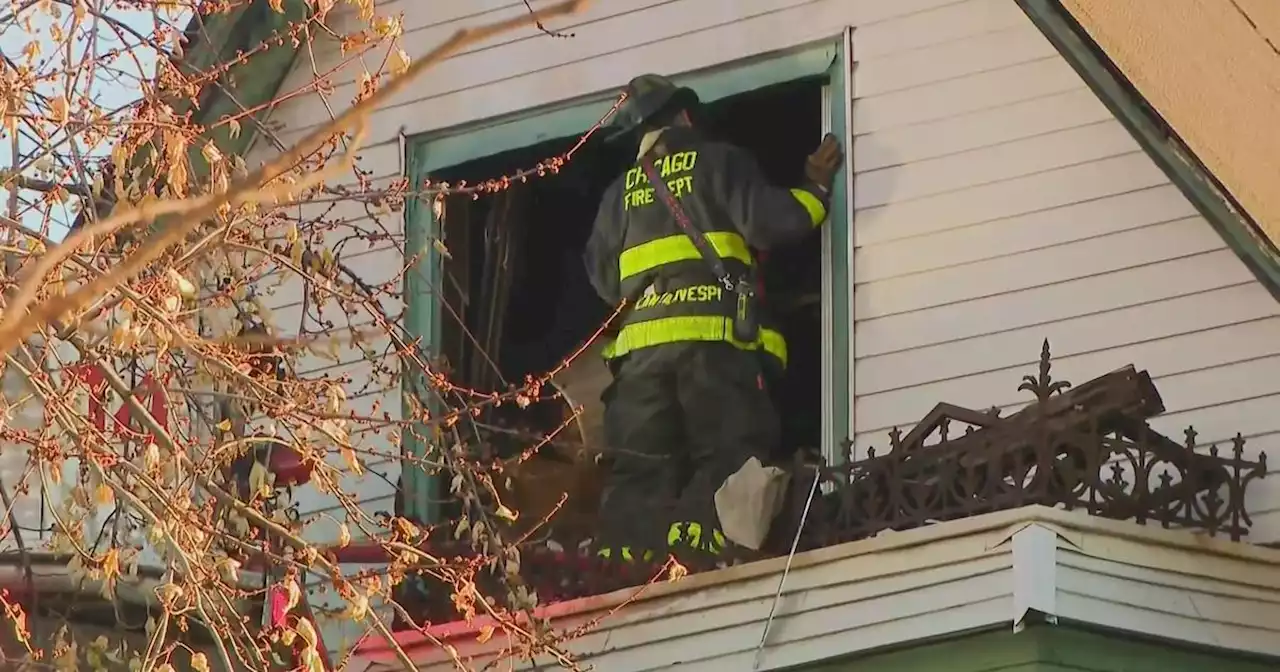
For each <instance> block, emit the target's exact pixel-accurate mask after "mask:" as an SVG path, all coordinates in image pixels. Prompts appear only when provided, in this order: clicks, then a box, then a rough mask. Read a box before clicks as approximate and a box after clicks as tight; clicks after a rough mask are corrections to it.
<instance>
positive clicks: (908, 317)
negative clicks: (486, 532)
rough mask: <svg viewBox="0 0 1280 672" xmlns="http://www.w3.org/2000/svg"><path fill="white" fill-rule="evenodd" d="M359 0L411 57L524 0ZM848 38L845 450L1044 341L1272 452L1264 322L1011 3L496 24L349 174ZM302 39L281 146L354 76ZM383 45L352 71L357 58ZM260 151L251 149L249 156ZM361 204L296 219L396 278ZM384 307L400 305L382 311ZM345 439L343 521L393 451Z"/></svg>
mask: <svg viewBox="0 0 1280 672" xmlns="http://www.w3.org/2000/svg"><path fill="white" fill-rule="evenodd" d="M378 7H379V11H380V12H381V13H384V14H394V13H402V14H403V24H404V27H405V36H404V38H403V39H402V42H401V44H402V45H403V47H404V48H405V49H406V50H407V52H408V53H409V54H410V56H412V57H418V56H421V55H422V54H424V53H425V52H426V51H427V50H428V49H429V48H430V47H431V46H433V45H435V44H438V43H439V42H440V41H441V40H443V39H445V38H446V37H448V36H449V35H451V34H452V33H453V32H454V31H456V30H457V29H459V28H461V27H465V26H471V25H476V24H478V23H484V22H487V21H491V20H496V19H503V18H510V17H513V16H517V15H519V14H521V13H523V12H525V11H527V10H526V8H525V6H524V3H522V2H514V1H510V0H466V1H464V0H451V1H449V2H435V3H418V2H409V1H408V0H397V1H393V2H383V3H379V5H378ZM329 22H330V24H331V26H332V27H333V28H334V30H335V31H336V32H339V33H341V32H343V31H346V30H351V29H354V28H355V27H357V25H358V20H357V19H356V18H355V16H354V14H353V10H352V9H350V8H349V7H347V6H346V5H340V6H339V8H338V9H335V10H334V12H333V13H331V15H330V17H329ZM847 25H851V26H854V28H855V32H854V47H853V51H854V57H855V59H856V61H857V62H856V66H855V72H854V85H853V87H852V90H853V96H854V101H853V129H854V135H855V137H854V142H853V149H852V156H853V161H854V165H855V170H856V172H857V176H856V184H855V205H856V221H855V238H856V245H857V249H856V257H855V264H854V265H855V268H854V276H855V286H856V297H855V325H854V346H853V347H854V348H855V355H856V358H857V359H856V369H855V375H854V378H855V380H854V388H855V389H854V392H855V394H856V399H855V408H854V413H853V417H854V428H855V436H854V445H855V449H856V451H857V453H858V454H865V451H866V449H867V448H868V447H870V446H871V445H873V444H881V445H883V443H884V439H883V437H884V435H885V432H886V431H887V430H889V429H890V428H892V427H894V426H900V427H902V428H903V429H904V430H905V429H906V428H907V427H909V426H910V425H911V424H912V423H913V422H915V421H916V420H917V419H919V418H920V417H921V416H923V415H924V414H925V413H926V412H927V411H928V410H929V408H930V407H932V406H933V405H934V404H935V403H936V402H939V401H949V402H953V403H958V404H961V405H970V406H975V407H989V406H991V405H993V404H994V405H1000V406H1009V405H1016V404H1018V403H1021V402H1023V401H1025V395H1024V393H1019V392H1017V391H1016V386H1017V383H1018V382H1019V379H1020V377H1021V376H1022V375H1023V374H1025V373H1029V372H1030V370H1031V368H1032V366H1033V364H1034V362H1035V360H1036V357H1037V355H1038V354H1039V345H1040V342H1041V340H1042V339H1044V338H1046V337H1047V338H1049V339H1050V340H1051V342H1052V344H1053V348H1054V353H1055V355H1056V356H1057V358H1058V359H1057V360H1056V366H1055V373H1059V374H1061V375H1062V376H1064V377H1066V378H1069V379H1072V380H1074V381H1076V382H1083V381H1084V380H1087V379H1089V378H1091V377H1093V376H1096V375H1099V374H1101V373H1105V372H1107V371H1110V370H1112V369H1114V368H1116V367H1118V366H1122V365H1124V364H1128V363H1131V362H1132V363H1134V364H1136V365H1137V366H1139V367H1140V368H1144V369H1147V370H1149V371H1151V373H1152V374H1153V375H1155V377H1156V382H1157V385H1158V386H1159V388H1160V390H1161V392H1162V394H1163V396H1164V399H1165V402H1166V405H1167V406H1168V409H1169V413H1168V414H1167V415H1166V416H1165V417H1163V418H1160V419H1158V420H1157V421H1156V423H1155V424H1156V426H1157V428H1158V429H1160V430H1161V431H1163V432H1165V433H1167V434H1169V435H1170V436H1173V437H1175V438H1178V437H1180V436H1181V434H1180V432H1181V430H1182V428H1184V427H1185V426H1187V425H1188V424H1194V425H1196V427H1197V429H1198V430H1199V432H1200V438H1201V440H1202V441H1221V440H1224V439H1226V438H1228V437H1230V436H1233V435H1234V434H1235V433H1236V432H1240V433H1242V434H1243V435H1244V436H1245V437H1246V438H1248V439H1249V446H1250V450H1251V451H1255V452H1256V451H1257V450H1260V449H1265V448H1268V447H1272V446H1274V445H1276V444H1277V442H1280V438H1277V437H1280V433H1277V430H1280V416H1277V415H1276V414H1274V413H1272V412H1271V409H1273V408H1274V407H1275V404H1276V403H1277V402H1278V401H1280V376H1277V375H1273V374H1274V373H1280V338H1276V336H1278V335H1280V320H1278V319H1277V318H1280V308H1278V307H1277V305H1276V302H1275V301H1274V300H1273V299H1272V298H1271V297H1270V296H1269V295H1268V294H1267V293H1266V291H1264V290H1263V288H1262V287H1260V286H1259V285H1258V284H1257V283H1256V282H1255V280H1254V279H1253V277H1252V276H1251V275H1250V274H1249V273H1248V271H1247V270H1246V269H1245V268H1244V266H1243V265H1242V263H1241V262H1240V261H1239V260H1237V259H1236V258H1235V257H1234V256H1233V254H1232V253H1231V251H1229V250H1228V249H1227V248H1226V247H1225V245H1224V244H1223V242H1222V241H1221V239H1220V238H1219V237H1218V236H1217V235H1216V234H1215V233H1214V231H1213V230H1212V229H1211V228H1210V226H1209V225H1208V224H1207V223H1206V222H1205V221H1203V220H1202V219H1201V218H1200V217H1199V216H1198V215H1197V214H1196V212H1195V210H1194V209H1193V208H1192V207H1191V206H1190V205H1189V204H1188V202H1187V201H1186V200H1185V199H1184V198H1183V197H1182V196H1181V195H1180V194H1179V192H1178V191H1177V189H1176V188H1175V187H1174V186H1172V185H1171V184H1170V183H1169V181H1168V179H1167V178H1166V177H1165V176H1164V175H1163V174H1162V173H1161V172H1160V171H1159V170H1157V169H1156V167H1155V166H1154V165H1153V164H1152V162H1151V161H1150V160H1149V159H1148V158H1147V157H1146V156H1145V155H1144V154H1143V153H1142V152H1141V151H1140V150H1139V148H1138V146H1137V144H1136V143H1135V142H1134V141H1133V140H1132V139H1131V138H1130V136H1129V135H1128V134H1127V133H1126V132H1125V131H1124V129H1123V128H1121V126H1120V125H1119V124H1118V123H1117V122H1116V121H1114V120H1113V119H1112V118H1111V116H1110V114H1109V113H1108V112H1107V110H1106V109H1105V108H1104V107H1103V106H1102V105H1101V104H1100V103H1099V102H1098V101H1097V100H1096V99H1095V97H1094V96H1093V95H1092V93H1091V92H1090V91H1089V90H1088V89H1087V88H1086V86H1085V85H1084V83H1083V82H1082V81H1081V80H1080V78H1079V77H1078V76H1077V75H1076V74H1075V73H1074V72H1073V71H1072V70H1071V68H1070V67H1069V66H1068V65H1067V64H1066V63H1065V62H1064V61H1063V60H1062V59H1061V58H1060V57H1059V56H1058V55H1057V54H1056V53H1055V52H1054V50H1053V49H1052V47H1051V46H1050V45H1049V44H1048V43H1047V41H1045V39H1044V38H1043V37H1042V36H1041V35H1040V34H1039V33H1038V32H1037V30H1036V29H1035V28H1034V27H1033V26H1032V24H1031V23H1030V21H1029V20H1028V19H1027V18H1026V17H1025V16H1024V15H1023V14H1022V12H1021V11H1020V10H1019V9H1018V7H1017V5H1016V4H1015V2H1014V1H1013V0H859V1H854V2H850V1H849V0H734V1H723V2H721V1H717V2H708V1H707V0H611V1H609V2H595V3H592V5H591V7H590V9H589V10H588V11H587V12H586V13H584V14H582V15H579V16H576V17H572V18H571V19H570V20H566V21H562V22H560V24H559V25H555V26H552V28H555V29H558V30H563V31H566V32H571V33H573V34H574V37H572V38H569V39H553V38H550V37H547V36H545V35H542V34H540V33H539V32H537V31H535V30H532V29H528V30H524V31H520V32H517V33H511V34H507V35H503V36H500V37H497V38H495V39H493V40H490V41H488V42H486V43H483V44H480V45H475V46H472V47H470V48H468V49H466V50H465V51H464V52H463V53H461V54H459V55H456V56H454V57H452V58H451V59H449V60H447V61H445V62H444V63H442V64H441V65H440V66H439V67H437V68H435V69H433V70H431V71H429V72H427V73H426V74H424V75H423V76H422V78H421V79H420V80H419V81H418V82H416V83H415V84H414V85H413V86H411V87H408V89H406V90H405V91H404V92H402V93H401V94H399V95H398V96H396V97H395V98H394V99H393V100H392V101H391V102H390V103H388V104H386V105H384V106H383V107H382V108H381V109H380V110H379V111H378V112H377V113H375V114H374V115H373V116H372V118H371V119H370V123H369V128H368V130H369V137H368V141H367V144H366V146H365V147H364V148H363V149H362V150H361V151H360V156H361V158H360V161H359V162H358V165H359V167H360V168H361V169H363V170H365V171H368V174H369V175H370V176H371V177H372V178H373V179H374V181H375V184H378V185H385V184H387V183H388V182H389V181H390V180H392V179H394V178H395V177H396V176H399V175H401V174H403V173H404V166H403V162H404V156H403V148H402V139H403V138H404V137H406V136H411V135H416V134H422V133H431V132H438V131H442V130H443V129H450V128H453V127H457V126H460V125H463V124H467V123H471V122H475V121H477V120H482V119H489V118H493V117H496V116H500V115H505V114H509V113H513V112H517V111H520V110H526V109H529V108H533V107H537V106H542V105H546V104H550V103H554V102H558V101H566V100H572V99H575V98H578V97H581V96H584V95H587V94H591V93H594V92H599V91H604V90H609V89H613V88H616V87H618V86H620V85H621V84H622V83H624V82H625V81H626V80H627V79H628V78H629V77H631V76H633V75H634V74H636V73H637V72H638V71H639V70H641V69H644V70H653V71H660V72H682V71H690V70H695V69H698V68H703V67H708V66H712V65H715V64H717V63H722V62H726V61H731V60H734V59H739V58H744V57H749V56H753V55H759V54H763V53H767V52H770V51H775V50H779V49H785V48H789V47H794V46H796V45H799V44H804V43H808V42H812V41H815V40H824V39H834V38H835V37H836V36H838V35H839V34H840V32H841V30H842V29H843V27H844V26H847ZM317 39H318V41H317V42H316V43H315V44H313V45H311V47H310V48H309V49H305V50H303V53H302V54H301V55H300V57H299V59H298V62H297V63H296V65H295V68H294V70H293V72H291V73H290V74H289V76H288V77H287V78H286V81H285V84H284V90H283V92H284V93H289V92H291V91H293V90H295V89H298V88H300V87H304V86H306V85H307V84H309V83H310V82H311V81H312V79H313V77H314V75H313V73H316V72H320V73H330V72H332V74H331V75H330V76H329V81H330V83H331V84H332V85H333V86H334V89H333V93H332V94H330V95H328V96H326V98H325V100H323V101H322V100H321V99H320V97H319V96H318V95H317V94H310V95H299V96H296V97H293V98H291V99H290V100H289V101H288V102H285V103H284V104H282V105H281V106H279V107H278V108H277V109H276V110H275V111H274V113H273V115H272V119H271V123H272V125H273V127H275V128H276V129H278V130H277V131H276V136H277V137H278V138H279V139H280V140H281V141H282V142H284V143H285V144H288V143H291V142H292V141H294V140H297V139H299V138H300V137H302V136H303V135H305V134H306V133H308V132H310V131H312V130H314V129H316V128H317V127H318V126H320V125H322V124H323V123H324V122H325V121H326V120H327V119H329V118H330V115H331V111H336V110H340V109H342V108H344V107H346V106H347V105H349V104H350V100H351V97H352V95H353V93H354V90H355V84H354V82H355V80H356V77H357V74H358V73H360V72H362V71H363V65H362V64H361V62H362V61H361V59H357V58H352V57H343V56H341V55H340V53H339V49H338V48H337V46H336V43H334V42H332V41H326V40H325V39H324V38H317ZM708 45H714V48H709V47H708ZM385 53H386V51H385V49H381V48H380V49H379V50H375V52H374V53H371V54H368V55H366V56H364V57H363V62H364V63H368V64H370V67H371V68H375V67H376V66H377V64H378V63H381V62H382V58H383V56H384V55H385ZM344 60H345V61H346V63H345V64H344ZM274 151H275V150H274V149H273V148H272V147H271V146H270V145H269V144H266V143H264V142H259V143H258V145H257V146H256V148H255V151H254V152H252V153H251V155H250V164H251V165H253V164H254V163H256V161H257V160H260V159H262V158H264V157H266V156H269V155H271V154H272V153H274ZM342 181H343V180H337V181H336V182H342ZM347 181H348V182H350V181H351V180H347ZM370 210H372V209H371V208H368V207H366V206H365V205H363V204H358V203H355V202H350V201H349V202H340V203H337V204H334V203H324V204H311V205H304V206H301V207H300V209H299V212H300V213H302V216H303V218H304V219H310V218H313V217H316V216H321V215H322V216H323V218H324V219H325V220H326V221H330V222H340V223H343V228H344V229H345V232H346V233H349V232H350V227H351V226H352V225H360V226H364V227H366V228H369V229H373V230H378V231H385V232H387V233H389V234H391V236H392V238H393V240H392V241H390V242H386V243H377V244H357V247H358V248H359V249H353V248H352V247H351V246H350V245H348V246H347V248H346V249H345V250H344V252H343V254H342V259H343V261H345V262H346V263H347V264H348V265H349V266H351V267H352V268H353V269H355V270H356V271H357V272H358V273H359V274H361V275H362V276H363V277H365V279H366V280H367V281H369V282H372V283H378V282H388V283H391V285H392V286H393V287H398V285H399V273H400V269H401V267H402V263H403V259H402V255H401V254H400V251H399V247H398V246H399V244H400V242H401V241H402V240H403V218H402V216H401V215H400V214H398V213H389V214H382V215H378V214H376V213H371V212H370ZM267 303H268V305H269V306H271V307H273V308H274V310H275V316H276V323H277V324H278V325H279V326H281V327H282V328H283V329H284V330H285V331H286V332H287V331H289V330H290V329H293V330H296V327H294V326H293V325H295V324H301V320H302V319H303V318H302V309H301V306H302V298H301V292H300V287H299V286H297V285H296V284H289V283H286V284H285V285H283V286H282V287H280V288H278V289H276V290H275V291H274V294H273V295H272V296H270V297H268V299H267ZM384 307H385V309H386V310H387V311H388V312H390V313H391V314H393V315H395V314H398V313H399V311H400V310H402V307H401V306H399V305H398V304H397V303H396V302H395V301H390V300H389V301H387V302H385V304H384ZM360 319H364V320H367V319H368V318H367V317H366V318H357V319H355V320H353V321H355V322H359V320H360ZM313 326H314V325H313ZM386 346H387V343H386V341H385V340H382V341H376V340H375V342H373V343H372V344H370V345H368V346H366V349H372V350H375V351H378V352H381V351H384V350H385V348H386ZM339 360H340V361H339V362H338V363H337V364H334V363H332V362H321V361H313V362H310V363H308V364H307V365H305V366H304V367H303V369H304V371H310V372H312V373H314V374H316V375H319V374H321V373H323V372H330V373H338V372H341V373H346V374H349V375H351V376H352V378H353V379H354V380H353V382H352V383H351V385H350V386H349V389H351V390H352V401H351V406H352V407H353V409H354V410H355V412H356V413H372V412H374V410H375V409H377V412H378V414H381V413H382V412H386V413H389V414H390V416H391V417H393V418H395V417H398V414H399V409H400V399H399V392H398V385H397V383H396V382H395V381H394V378H393V377H391V376H376V377H375V376H373V375H372V374H371V369H372V367H370V366H369V365H368V364H365V363H361V362H360V361H359V360H360V354H359V353H358V352H357V351H355V350H354V349H351V348H345V349H343V350H342V351H341V352H340V356H339ZM366 446H372V447H376V449H377V450H380V451H381V452H382V454H383V455H385V459H384V460H381V461H378V460H375V461H374V464H372V465H371V466H372V471H375V472H378V473H379V474H381V477H376V478H375V477H364V478H355V477H352V478H350V479H349V480H348V481H347V482H344V484H343V486H344V491H345V492H347V493H348V494H352V495H355V496H356V498H357V499H358V500H359V501H361V502H362V504H363V506H364V507H365V508H366V509H385V510H390V508H391V501H392V493H393V483H394V482H395V480H396V478H397V476H398V472H399V465H398V462H397V461H396V459H395V457H394V455H395V449H394V446H393V445H391V443H390V440H389V439H388V438H387V437H386V435H385V434H383V435H382V436H381V437H373V436H371V437H368V443H367V444H366ZM1269 487H1270V488H1274V487H1280V486H1275V485H1274V483H1270V484H1269V483H1268V482H1265V481H1264V482H1263V484H1262V485H1261V486H1255V490H1254V493H1255V500H1256V502H1255V504H1254V508H1255V511H1256V512H1257V514H1258V516H1257V518H1256V520H1255V524H1256V530H1257V538H1258V539H1259V540H1271V539H1275V538H1280V517H1275V516H1271V515H1269V514H1270V513H1271V511H1272V509H1273V508H1274V507H1273V505H1272V504H1271V502H1272V501H1273V500H1274V499H1275V496H1273V495H1272V494H1271V492H1272V491H1271V490H1268V488H1269ZM304 490H305V489H304ZM299 497H300V498H301V499H302V500H303V502H304V506H303V509H304V510H305V511H327V512H329V513H330V514H337V515H338V517H341V512H340V511H339V510H338V509H337V508H336V500H335V499H334V498H333V497H330V496H323V495H320V494H318V493H315V492H313V491H304V492H300V493H299ZM310 534H312V536H313V537H314V538H316V539H317V540H326V539H332V538H333V537H334V536H335V535H336V526H335V525H332V524H330V523H328V522H325V521H321V522H320V523H318V524H317V526H316V527H315V528H314V529H313V530H312V531H311V532H310Z"/></svg>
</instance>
